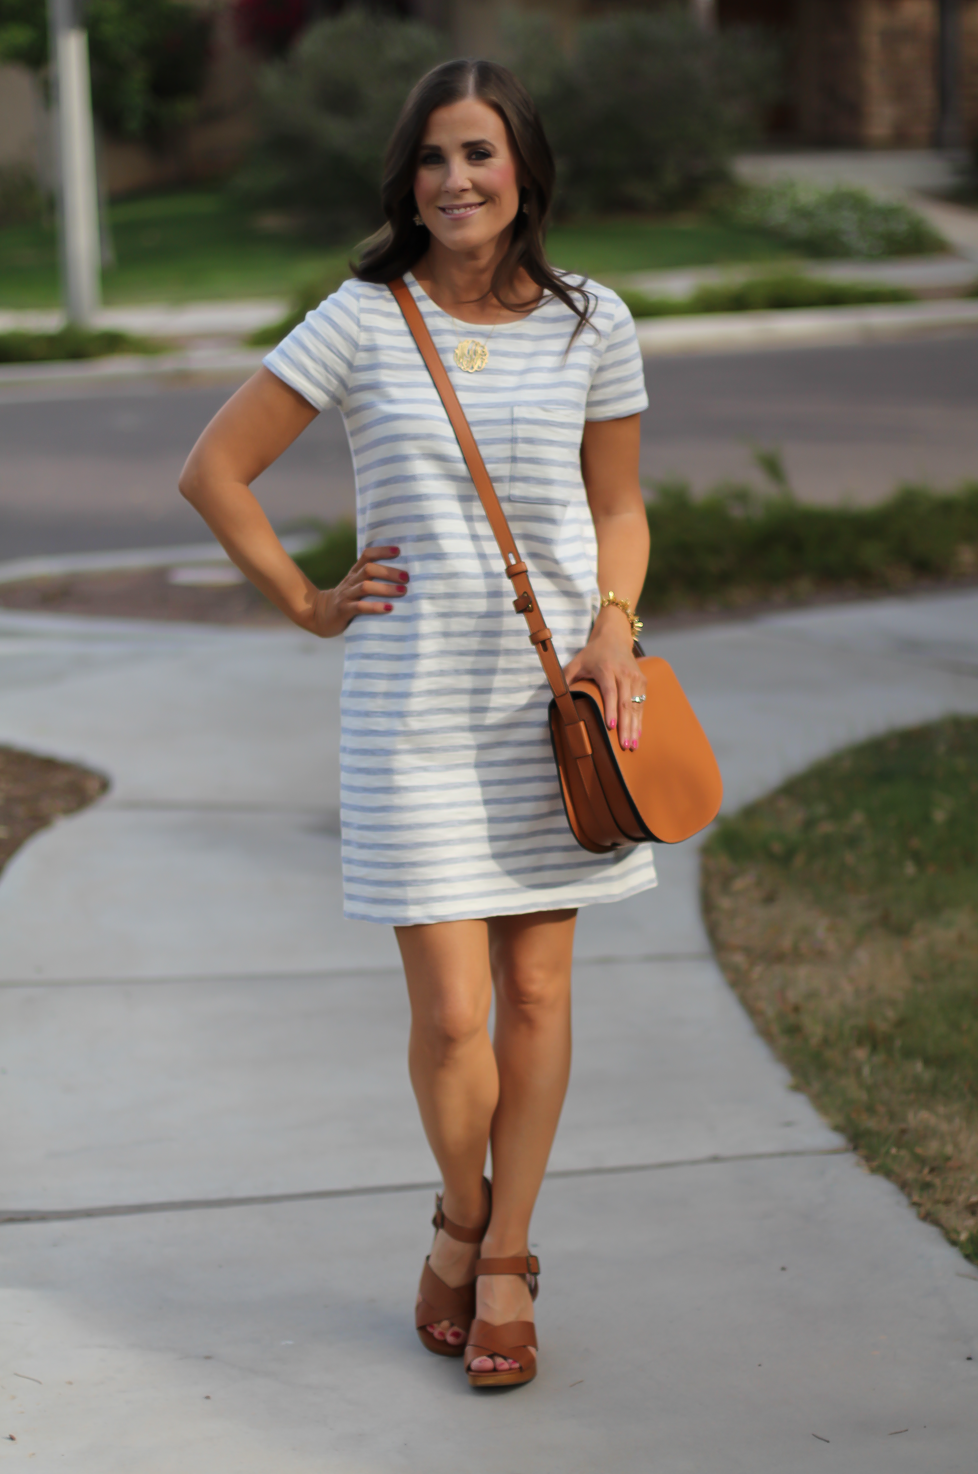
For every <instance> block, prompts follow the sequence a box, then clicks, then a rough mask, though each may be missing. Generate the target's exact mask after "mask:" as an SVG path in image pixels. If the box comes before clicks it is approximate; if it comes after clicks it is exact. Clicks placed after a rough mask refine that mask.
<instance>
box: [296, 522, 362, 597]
mask: <svg viewBox="0 0 978 1474" xmlns="http://www.w3.org/2000/svg"><path fill="white" fill-rule="evenodd" d="M295 561H296V562H297V563H298V565H299V567H300V568H301V569H302V571H303V573H304V574H305V575H306V577H307V578H311V579H312V581H313V583H314V584H315V585H316V587H317V588H320V589H335V587H336V585H337V584H338V583H339V582H340V580H341V579H343V578H345V577H346V575H347V574H348V573H349V571H350V569H351V568H352V567H353V565H354V563H355V562H356V561H357V530H356V528H355V527H354V526H353V524H352V522H336V523H334V525H333V526H332V527H328V528H327V529H326V531H325V532H324V533H323V535H322V537H321V538H320V540H319V542H318V543H316V544H315V546H314V547H311V548H307V549H306V551H305V552H304V553H298V554H297V555H296V560H295Z"/></svg>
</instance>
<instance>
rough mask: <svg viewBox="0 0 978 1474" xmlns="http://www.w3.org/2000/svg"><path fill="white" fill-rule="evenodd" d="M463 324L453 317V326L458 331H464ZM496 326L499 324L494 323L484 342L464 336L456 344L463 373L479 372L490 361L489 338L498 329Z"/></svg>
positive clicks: (456, 353) (456, 354) (456, 352)
mask: <svg viewBox="0 0 978 1474" xmlns="http://www.w3.org/2000/svg"><path fill="white" fill-rule="evenodd" d="M462 326H463V325H462V324H460V323H457V322H456V321H455V319H454V317H453V318H452V327H453V328H454V329H455V331H456V333H460V332H461V331H462ZM496 327H497V324H496V323H493V325H492V327H491V328H490V329H489V331H488V333H487V334H486V340H485V342H484V343H483V342H481V341H480V340H479V339H478V338H462V339H460V340H459V342H458V343H457V344H456V345H455V362H456V363H457V364H458V366H459V368H460V369H461V370H462V372H463V373H465V374H477V373H478V372H479V370H480V369H484V368H485V366H486V364H487V363H488V362H489V339H490V338H491V337H492V335H493V333H494V332H495V331H496Z"/></svg>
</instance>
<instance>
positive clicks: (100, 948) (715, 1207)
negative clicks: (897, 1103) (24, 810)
mask: <svg viewBox="0 0 978 1474" xmlns="http://www.w3.org/2000/svg"><path fill="white" fill-rule="evenodd" d="M656 648H657V650H658V651H659V652H660V653H662V654H664V655H666V656H667V658H669V659H670V660H671V661H672V662H673V664H674V666H675V668H676V670H677V671H678V673H679V675H680V677H681V679H682V680H683V682H684V684H685V685H686V687H687V689H688V690H689V692H690V694H691V696H692V699H693V701H694V703H695V705H696V707H697V709H698V711H699V712H700V714H701V717H702V719H703V721H704V724H705V726H706V728H707V730H708V732H709V733H710V734H711V736H712V737H713V738H714V740H715V742H716V746H717V749H718V753H719V756H720V760H721V764H722V766H723V769H724V773H725V777H726V783H727V803H728V806H729V807H731V808H732V807H735V806H736V805H738V804H740V803H743V802H744V801H746V800H748V799H750V798H752V797H754V796H755V795H758V794H760V793H762V792H764V791H765V790H767V789H768V788H770V787H771V786H772V785H774V784H776V783H777V782H778V781H779V780H780V779H781V778H783V777H784V776H785V775H787V774H788V773H790V772H794V771H796V770H798V769H800V768H803V767H804V766H806V765H807V764H808V763H809V762H811V761H812V760H813V759H815V758H817V757H819V756H821V755H823V754H825V753H827V752H829V751H831V750H833V749H834V748H836V747H838V746H840V745H842V744H844V743H847V742H850V741H853V740H856V739H858V738H860V737H863V736H866V735H869V734H871V733H875V732H880V731H883V730H885V729H887V728H889V727H892V726H896V725H903V724H908V723H913V722H918V721H925V720H928V719H930V718H933V717H936V716H938V715H940V714H942V713H944V712H948V711H961V712H978V595H975V594H973V593H968V594H956V595H945V596H941V597H933V598H925V599H912V600H911V599H892V600H885V601H881V602H878V603H871V604H857V605H850V606H847V607H845V608H837V609H822V610H816V611H805V612H800V613H794V614H783V615H779V616H777V617H768V618H764V619H760V620H756V621H754V622H745V623H742V624H730V625H723V626H716V627H713V628H708V629H703V630H696V631H687V632H682V633H675V634H671V635H669V636H666V637H661V638H659V639H658V640H657V641H656ZM341 661H342V651H341V648H340V646H339V645H338V644H332V643H330V644H318V643H316V642H315V641H312V640H310V639H309V638H308V637H305V636H302V635H300V634H299V633H298V632H296V633H295V634H293V633H291V632H289V631H285V632H278V631H273V632H267V633H265V632H261V633H253V632H247V633H245V632H235V631H220V630H213V629H204V628H193V627H189V626H182V627H181V626H172V625H170V626H161V625H137V624H124V623H112V622H109V621H82V620H72V619H65V618H55V617H48V618H45V617H31V616H16V615H0V691H2V693H3V700H2V704H0V741H4V742H10V743H15V744H17V745H20V746H24V747H29V748H32V749H34V750H37V751H44V752H51V753H54V754H57V755H59V756H63V757H68V758H74V759H79V760H81V761H84V762H87V763H89V764H91V765H93V766H95V767H97V768H101V769H102V770H104V771H106V772H108V773H109V774H110V775H111V777H112V780H113V786H112V790H111V792H110V793H109V794H108V796H107V797H106V798H105V799H104V800H102V801H101V802H100V803H99V804H98V805H96V806H95V807H94V808H92V809H89V810H87V811H86V812H84V813H82V814H80V815H77V816H75V817H74V818H72V819H68V820H65V821H63V822H62V823H60V824H58V825H57V826H56V827H55V828H53V829H51V830H48V831H46V832H44V833H42V834H40V835H38V836H37V837H36V838H35V839H34V840H33V841H32V842H31V843H30V844H29V845H28V846H27V847H26V848H25V849H24V850H22V851H21V852H20V853H19V854H18V856H17V857H15V859H14V861H13V862H12V863H11V865H10V867H9V869H8V871H7V873H6V874H5V875H4V878H3V881H2V883H0V937H2V948H0V1037H2V1038H3V1040H4V1046H5V1047H4V1049H3V1059H2V1061H0V1065H2V1068H3V1070H4V1073H3V1074H2V1075H0V1101H2V1107H0V1121H2V1122H3V1126H2V1131H3V1138H4V1145H3V1153H4V1162H5V1170H4V1174H3V1178H4V1180H3V1192H2V1203H0V1207H2V1208H3V1209H4V1210H5V1218H6V1221H4V1222H2V1224H0V1255H2V1257H3V1260H4V1264H5V1276H4V1280H5V1284H6V1285H7V1288H6V1290H5V1291H4V1292H3V1297H4V1301H5V1304H4V1315H3V1325H4V1329H3V1330H2V1331H0V1337H2V1346H3V1355H2V1360H3V1365H4V1367H5V1369H7V1370H5V1373H4V1376H3V1379H2V1380H3V1388H4V1391H5V1393H6V1400H5V1403H4V1407H5V1421H3V1420H0V1422H2V1426H0V1437H3V1436H6V1435H10V1434H12V1435H14V1437H15V1439H16V1442H13V1443H10V1444H6V1443H4V1444H2V1445H0V1446H2V1447H4V1448H6V1449H8V1453H7V1459H8V1462H9V1464H10V1467H11V1468H16V1467H20V1464H21V1462H22V1464H23V1467H24V1468H25V1469H27V1468H30V1469H32V1470H34V1471H36V1474H53V1471H54V1470H56V1469H57V1470H62V1469H70V1470H71V1471H72V1474H96V1471H97V1474H140V1471H146V1474H222V1471H228V1474H231V1471H233V1474H259V1471H261V1474H267V1471H268V1470H270V1469H272V1470H274V1471H276V1474H293V1471H295V1474H300V1471H301V1474H312V1471H314V1470H315V1471H317V1474H319V1471H323V1470H325V1471H329V1474H334V1471H335V1474H389V1471H398V1474H400V1471H411V1474H414V1471H420V1470H425V1471H429V1470H430V1471H432V1474H449V1471H452V1474H454V1471H457V1470H462V1469H466V1470H473V1471H476V1474H495V1471H496V1470H511V1471H514V1474H529V1471H531V1470H540V1471H546V1474H577V1471H581V1474H593V1471H594V1470H595V1469H598V1468H603V1467H606V1466H607V1467H609V1468H611V1469H614V1470H615V1471H616V1474H618V1471H620V1474H647V1471H649V1470H651V1469H654V1470H655V1471H656V1474H713V1471H717V1474H721V1471H722V1474H799V1471H800V1474H805V1471H808V1470H810V1469H811V1470H816V1469H819V1470H820V1469H825V1468H831V1469H837V1470H839V1471H842V1474H856V1471H858V1474H877V1471H878V1474H884V1471H885V1474H922V1471H924V1470H927V1471H930V1470H940V1471H941V1474H973V1470H974V1467H975V1454H974V1450H975V1447H976V1440H978V1407H976V1392H978V1382H976V1373H978V1362H976V1361H974V1360H972V1359H971V1358H972V1357H978V1274H976V1272H975V1270H974V1269H973V1268H972V1266H970V1265H969V1264H967V1263H966V1261H964V1260H963V1259H962V1258H961V1257H960V1256H959V1255H958V1254H957V1253H956V1252H955V1251H954V1250H953V1249H951V1248H950V1247H949V1246H948V1244H947V1243H946V1242H945V1240H944V1239H943V1237H942V1236H941V1235H940V1234H939V1233H938V1232H937V1231H936V1230H935V1229H933V1228H931V1227H929V1226H927V1225H925V1224H923V1223H921V1222H920V1221H919V1220H918V1219H917V1218H916V1216H915V1214H914V1213H913V1211H912V1209H911V1208H910V1207H909V1205H908V1204H907V1203H906V1201H905V1200H904V1199H903V1198H902V1196H901V1195H900V1194H899V1193H898V1192H897V1191H896V1190H895V1189H894V1188H893V1187H892V1186H890V1185H889V1184H888V1183H886V1182H884V1181H882V1180H881V1179H878V1178H874V1177H870V1176H869V1175H867V1174H866V1173H864V1172H862V1171H861V1170H860V1168H859V1166H858V1164H857V1163H856V1162H855V1161H854V1159H853V1158H852V1156H851V1154H850V1153H848V1151H847V1150H846V1148H845V1144H844V1143H843V1142H841V1141H840V1140H839V1139H838V1138H837V1137H836V1136H835V1135H834V1134H833V1133H832V1132H831V1131H830V1130H829V1129H828V1128H827V1127H826V1125H825V1124H824V1122H822V1121H821V1120H820V1118H819V1117H818V1116H817V1115H816V1114H815V1112H814V1111H813V1110H812V1108H811V1107H810V1105H809V1104H808V1102H807V1100H806V1099H805V1098H804V1097H803V1096H801V1095H799V1094H797V1093H795V1092H793V1091H792V1090H791V1088H790V1082H789V1080H788V1078H787V1076H786V1073H785V1071H784V1070H783V1069H782V1068H781V1067H780V1066H779V1065H778V1064H777V1063H776V1062H775V1061H774V1060H773V1059H772V1058H771V1056H770V1054H769V1053H768V1051H767V1050H766V1048H765V1047H764V1045H763V1044H762V1043H761V1041H760V1040H759V1039H758V1037H757V1035H756V1033H755V1032H754V1030H753V1027H752V1026H751V1024H750V1022H749V1021H748V1019H747V1018H746V1016H745V1015H744V1013H743V1012H742V1010H741V1009H740V1006H739V1004H738V1003H737V1002H736V1000H735V999H734V997H733V995H732V994H731V993H730V991H729V989H728V988H727V986H726V984H725V983H724V981H723V979H722V977H721V976H720V974H719V972H718V970H717V968H716V966H715V964H714V962H713V960H712V958H711V955H710V951H709V947H708V943H707V939H706V937H705V934H704V931H703V927H702V924H701V921H700V917H699V908H698V900H697V864H696V852H695V846H693V845H687V846H683V847H680V848H678V849H674V850H671V849H667V848H664V847H663V848H660V850H659V852H658V860H659V863H660V869H661V875H662V884H661V886H660V888H659V890H658V891H657V892H653V893H650V894H647V895H645V896H641V897H638V898H636V899H635V900H633V901H630V902H626V903H623V904H620V905H617V906H597V907H593V908H590V909H589V910H587V911H585V912H584V913H582V917H581V922H580V928H579V946H578V963H577V969H576V975H575V987H576V1005H575V1007H576V1016H575V1024H576V1060H575V1073H574V1078H573V1082H572V1086H571V1092H570V1096H569V1099H568V1103H567V1108H566V1111H565V1115H564V1119H563V1122H562V1125H561V1128H560V1132H559V1135H558V1140H557V1143H556V1146H555V1150H554V1156H553V1162H552V1171H551V1173H550V1176H549V1177H548V1180H547V1182H546V1183H545V1186H544V1190H543V1193H542V1196H541V1200H540V1205H539V1211H538V1215H537V1219H536V1221H535V1225H534V1229H535V1240H534V1247H536V1248H537V1249H538V1251H539V1253H540V1254H541V1257H542V1263H543V1276H542V1287H543V1288H542V1294H541V1298H540V1301H539V1302H538V1321H539V1325H540V1332H541V1342H542V1355H541V1372H540V1376H539V1377H538V1378H537V1380H536V1382H535V1383H534V1384H532V1386H530V1387H528V1388H525V1389H522V1390H520V1391H518V1392H516V1393H515V1394H511V1395H506V1396H502V1395H499V1396H488V1397H483V1398H480V1397H479V1396H477V1395H476V1394H474V1393H471V1392H470V1391H469V1389H468V1387H467V1385H466V1383H465V1379H464V1376H463V1374H462V1372H461V1369H460V1367H459V1365H458V1363H455V1362H448V1361H440V1360H436V1359H435V1358H433V1357H429V1356H427V1355H426V1354H425V1353H424V1351H423V1350H422V1349H421V1347H420V1346H419V1344H418V1342H417V1340H416V1339H415V1337H414V1333H413V1328H412V1323H411V1306H412V1302H413V1295H414V1289H415V1284H416V1280H417V1276H418V1273H419V1270H420V1266H421V1261H422V1257H423V1255H424V1253H425V1252H426V1248H427V1245H428V1241H429V1229H428V1226H427V1225H428V1217H429V1215H430V1209H431V1184H432V1183H433V1181H434V1178H435V1171H434V1166H433V1163H432V1161H431V1158H430V1155H429V1153H428V1150H427V1147H426V1145H425V1142H424V1139H423V1136H422V1134H421V1130H420V1126H419V1125H418V1123H417V1119H416V1114H415V1110H414V1106H413V1101H412V1099H411V1094H410V1089H409V1085H408V1080H407V1071H406V1065H405V1059H404V1053H405V1032H406V1023H407V1011H406V1006H405V1001H404V993H403V983H402V980H401V978H400V975H399V969H398V967H397V958H396V952H395V948H394V944H393V939H392V937H391V935H390V933H389V932H388V931H386V930H384V929H382V928H376V927H371V926H368V925H365V924H357V923H349V922H345V921H343V920H342V917H341V900H340V885H339V837H338V824H337V775H336V747H337V739H338V732H337V721H336V709H337V701H338V689H339V679H340V669H341Z"/></svg>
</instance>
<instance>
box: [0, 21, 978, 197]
mask: <svg viewBox="0 0 978 1474" xmlns="http://www.w3.org/2000/svg"><path fill="white" fill-rule="evenodd" d="M663 3H668V0H401V5H400V8H401V9H402V11H404V12H406V13H411V14H413V15H415V16H417V17H418V18H419V19H423V20H426V21H428V22H429V23H430V24H433V25H436V26H439V27H441V28H443V29H445V30H447V31H448V32H449V33H450V34H451V36H452V40H453V43H454V45H455V47H456V49H457V50H458V51H459V52H460V53H462V54H469V55H472V54H479V53H480V52H481V53H489V54H491V53H492V52H493V50H494V48H495V44H496V38H497V36H498V32H499V25H500V21H501V18H502V15H503V12H504V10H505V9H506V8H508V7H511V6H513V5H516V6H518V7H519V8H522V9H526V10H537V11H543V12H545V13H547V14H549V15H551V16H552V17H553V19H554V21H555V23H556V27H557V30H558V33H559V34H560V35H562V36H563V38H564V39H565V40H569V39H570V38H571V36H572V34H573V31H574V28H575V27H576V26H577V25H578V24H579V22H580V21H581V20H584V19H587V18H591V17H596V16H600V15H604V14H609V13H612V12H614V11H616V10H622V9H626V8H630V9H639V10H642V9H653V8H656V7H658V6H660V5H661V4H663ZM674 3H688V4H690V5H691V6H692V7H693V9H694V11H695V13H696V14H697V16H698V18H699V19H700V21H701V23H702V24H703V25H706V26H719V27H720V28H721V29H722V28H725V27H731V26H739V25H754V26H758V27H760V28H762V29H764V30H766V31H768V32H770V34H771V35H772V36H774V37H775V38H777V40H778V41H779V43H780V45H781V48H782V55H783V58H784V60H783V66H784V76H785V86H784V101H783V102H782V104H781V105H780V106H779V107H778V108H777V109H776V110H775V111H774V112H773V113H772V116H771V118H770V129H771V134H772V138H773V139H775V140H780V141H784V142H790V143H791V144H792V145H794V146H798V145H802V146H805V145H808V146H811V147H826V146H829V147H839V148H866V149H926V148H933V147H939V148H948V147H955V146H958V145H960V144H962V143H966V142H969V141H970V142H974V141H975V140H976V139H978V0H674ZM255 75H256V59H255V57H254V56H253V55H251V54H250V53H248V52H247V51H245V50H244V49H243V48H242V46H241V44H240V42H239V41H238V39H237V37H236V35H235V32H234V28H233V26H232V25H231V23H230V16H229V14H228V9H227V7H226V6H225V7H224V9H223V11H222V13H221V15H220V16H219V20H218V28H217V33H216V44H215V47H214V56H213V60H212V64H211V75H210V76H209V79H208V84H207V87H206V89H205V92H204V96H203V99H202V104H201V108H200V110H199V114H198V118H197V120H196V121H195V122H194V123H193V124H191V125H190V126H188V127H187V128H186V129H184V130H183V132H182V134H181V136H180V138H179V139H177V140H176V141H175V143H174V145H173V146H171V147H170V148H169V149H168V150H167V151H166V152H165V153H159V152H158V153H153V152H152V151H151V150H149V149H147V148H145V147H143V146H142V145H138V144H134V143H122V142H119V141H116V140H111V139H109V140H105V141H104V142H103V156H102V171H103V175H104V177H105V179H106V180H107V183H108V188H109V191H110V192H111V193H113V194H121V193H126V192H128V191H130V190H133V189H143V188H152V187H159V186H161V185H167V184H173V183H177V182H181V181H184V180H189V179H198V178H204V177H207V176H209V175H215V174H220V173H224V172H226V171H227V170H228V169H229V168H231V167H233V165H234V164H235V163H236V162H237V159H238V158H239V157H240V155H241V152H242V150H243V149H244V148H245V147H246V146H247V142H248V139H249V137H250V134H251V118H252V115H253V98H254V81H255ZM49 152H50V148H49V141H48V130H47V128H46V124H45V117H44V110H43V107H42V106H41V105H40V94H39V90H38V88H37V87H36V84H33V82H32V79H31V77H30V74H29V73H27V72H26V71H25V70H24V69H23V68H20V67H2V66H0V169H2V168H3V166H4V165H10V164H15V165H16V164H22V165H26V166H28V167H30V168H32V169H33V168H37V169H38V170H39V172H40V173H41V174H42V177H43V176H44V175H46V174H48V173H49V170H48V168H47V166H46V161H47V158H48V155H49Z"/></svg>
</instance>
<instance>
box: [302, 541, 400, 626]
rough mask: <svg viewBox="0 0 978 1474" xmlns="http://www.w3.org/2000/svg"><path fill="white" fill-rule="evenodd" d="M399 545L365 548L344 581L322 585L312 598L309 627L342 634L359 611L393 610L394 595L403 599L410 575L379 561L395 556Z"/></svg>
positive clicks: (380, 611)
mask: <svg viewBox="0 0 978 1474" xmlns="http://www.w3.org/2000/svg"><path fill="white" fill-rule="evenodd" d="M400 551H401V550H400V548H364V550H363V552H362V553H361V554H360V556H359V558H358V559H357V561H356V562H355V563H354V565H353V567H352V568H351V569H350V571H349V573H348V574H347V575H346V577H345V578H344V579H343V581H342V583H339V584H337V585H336V588H335V589H320V591H319V593H318V594H317V595H316V598H315V599H314V601H313V607H312V620H311V622H310V625H309V628H310V629H311V631H312V633H313V634H314V635H319V636H320V638H322V639H329V638H330V637H331V636H333V635H341V634H342V633H343V631H344V630H345V629H346V627H347V625H348V624H349V623H350V622H351V620H353V619H355V618H356V617H357V615H358V614H390V612H391V610H392V609H393V608H394V605H393V603H391V602H390V601H391V600H393V599H403V597H404V595H405V594H406V593H407V586H408V583H409V582H410V577H411V575H410V574H409V573H408V572H407V570H406V569H404V568H392V567H391V566H390V565H389V564H387V563H383V562H381V561H379V560H380V559H383V558H396V557H397V555H398V553H399V552H400Z"/></svg>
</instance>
